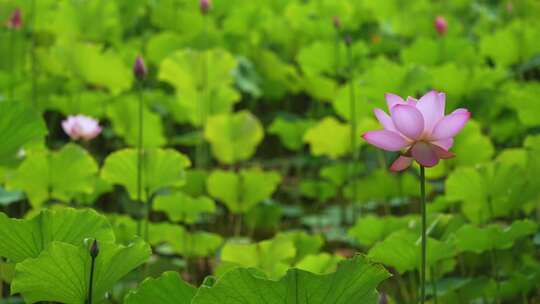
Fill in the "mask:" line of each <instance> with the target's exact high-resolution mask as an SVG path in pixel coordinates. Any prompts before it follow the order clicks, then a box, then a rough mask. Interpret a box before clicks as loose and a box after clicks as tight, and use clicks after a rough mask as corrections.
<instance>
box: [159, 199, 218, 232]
mask: <svg viewBox="0 0 540 304" xmlns="http://www.w3.org/2000/svg"><path fill="white" fill-rule="evenodd" d="M154 210H156V211H163V212H165V213H166V214H167V216H168V217H169V219H170V220H171V221H173V222H182V223H187V224H194V223H195V222H197V220H198V219H199V217H200V216H201V214H203V213H214V212H215V211H216V204H215V203H214V201H213V200H212V199H210V198H208V197H206V196H199V197H196V198H195V197H191V196H189V195H187V194H185V193H183V192H179V191H178V192H174V193H171V194H166V195H159V196H158V197H156V199H155V200H154Z"/></svg>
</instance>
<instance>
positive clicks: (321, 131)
mask: <svg viewBox="0 0 540 304" xmlns="http://www.w3.org/2000/svg"><path fill="white" fill-rule="evenodd" d="M350 134H351V129H350V127H349V126H348V125H346V124H344V123H341V122H339V121H338V120H337V119H335V118H333V117H325V118H323V119H322V120H321V121H319V123H318V124H317V125H315V126H313V127H311V128H309V129H308V130H307V131H306V133H305V134H304V142H306V143H308V144H309V146H310V150H311V153H312V154H313V155H316V156H320V155H326V156H328V157H331V158H338V157H340V156H343V155H345V154H346V153H348V152H349V150H350V147H351V146H350V143H351V140H350V136H351V135H350Z"/></svg>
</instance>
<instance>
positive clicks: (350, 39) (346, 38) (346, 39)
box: [344, 35, 352, 47]
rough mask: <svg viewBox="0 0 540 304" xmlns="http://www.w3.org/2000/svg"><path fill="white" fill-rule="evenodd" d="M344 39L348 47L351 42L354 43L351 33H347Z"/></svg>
mask: <svg viewBox="0 0 540 304" xmlns="http://www.w3.org/2000/svg"><path fill="white" fill-rule="evenodd" d="M344 41H345V45H346V46H348V47H349V46H351V44H352V37H351V35H345V39H344Z"/></svg>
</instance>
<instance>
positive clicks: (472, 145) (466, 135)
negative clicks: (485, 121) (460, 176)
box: [450, 120, 495, 166]
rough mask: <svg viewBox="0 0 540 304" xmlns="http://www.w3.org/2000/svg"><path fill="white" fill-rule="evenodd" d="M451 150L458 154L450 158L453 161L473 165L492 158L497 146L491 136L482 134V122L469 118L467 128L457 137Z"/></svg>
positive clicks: (461, 164) (462, 164) (463, 164)
mask: <svg viewBox="0 0 540 304" xmlns="http://www.w3.org/2000/svg"><path fill="white" fill-rule="evenodd" d="M451 151H452V152H454V153H455V154H456V157H455V158H453V159H451V160H450V162H451V163H455V164H456V165H460V166H473V165H476V164H479V163H483V162H486V161H489V160H491V157H492V156H493V155H494V154H495V147H494V146H493V144H492V143H491V140H490V138H489V137H488V136H486V135H484V134H482V130H481V127H480V124H479V123H478V122H476V121H474V120H469V122H467V125H466V126H465V128H463V130H462V131H461V132H460V133H459V134H458V135H457V136H456V137H455V144H454V147H452V148H451Z"/></svg>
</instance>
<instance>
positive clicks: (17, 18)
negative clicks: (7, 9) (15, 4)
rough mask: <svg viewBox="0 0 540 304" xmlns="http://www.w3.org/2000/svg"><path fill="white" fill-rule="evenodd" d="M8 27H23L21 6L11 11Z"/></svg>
mask: <svg viewBox="0 0 540 304" xmlns="http://www.w3.org/2000/svg"><path fill="white" fill-rule="evenodd" d="M7 27H8V28H11V29H15V30H18V29H20V28H21V27H22V14H21V9H20V8H16V9H15V10H14V11H13V12H12V13H11V15H10V16H9V20H8V22H7Z"/></svg>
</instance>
